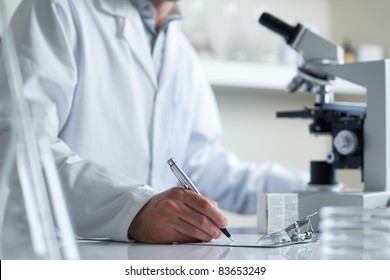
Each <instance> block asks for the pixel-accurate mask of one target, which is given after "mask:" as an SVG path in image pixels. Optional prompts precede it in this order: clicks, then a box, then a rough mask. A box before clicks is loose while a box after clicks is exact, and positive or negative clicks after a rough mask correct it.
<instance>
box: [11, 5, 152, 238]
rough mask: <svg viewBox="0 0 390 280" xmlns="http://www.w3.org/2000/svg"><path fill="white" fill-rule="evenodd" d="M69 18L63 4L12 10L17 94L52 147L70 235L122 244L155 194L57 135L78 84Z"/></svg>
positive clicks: (71, 26) (74, 33)
mask: <svg viewBox="0 0 390 280" xmlns="http://www.w3.org/2000/svg"><path fill="white" fill-rule="evenodd" d="M71 15H72V13H71V11H70V8H69V6H68V3H67V1H65V0H63V1H62V0H42V1H24V2H23V3H22V4H21V6H20V7H19V8H18V10H17V12H16V14H15V17H14V19H13V20H12V21H11V25H10V28H11V29H12V31H13V34H14V37H15V44H16V51H17V54H18V57H19V62H20V65H21V72H22V77H23V90H24V94H25V96H26V99H27V101H28V104H29V107H30V110H31V115H32V116H33V118H34V120H36V124H37V131H38V134H41V135H45V136H46V137H48V138H49V140H50V143H52V144H51V149H52V151H53V154H54V158H55V160H56V163H57V165H58V171H59V176H60V179H61V181H62V185H63V189H64V194H65V196H66V199H67V202H68V208H69V210H70V214H71V219H72V221H73V224H74V228H75V232H76V234H77V235H79V236H82V237H105V238H110V239H113V240H120V241H126V240H128V237H127V229H128V227H129V225H130V223H131V221H132V219H133V218H134V217H135V215H136V214H137V213H138V211H139V210H140V209H141V208H142V206H143V205H144V204H145V203H146V202H147V201H148V200H149V199H150V198H151V197H152V196H153V195H155V194H156V192H155V191H154V190H153V189H152V188H151V187H149V186H147V185H143V184H141V183H139V182H137V181H135V180H133V179H131V178H128V177H126V176H122V175H121V174H117V173H116V172H114V171H112V170H109V169H107V168H105V167H103V166H100V165H98V164H96V163H94V162H91V161H88V160H83V159H81V158H80V157H79V156H78V155H77V154H75V153H74V152H72V151H71V149H70V148H69V147H68V146H67V145H66V144H65V143H64V142H63V141H62V140H61V139H60V138H59V136H58V135H60V131H61V128H62V127H63V126H64V125H66V121H67V117H68V115H69V113H70V110H71V108H72V101H73V93H74V88H75V87H76V85H77V82H78V80H77V78H78V73H77V60H76V59H75V57H76V56H77V51H76V48H75V42H76V37H77V35H76V30H75V28H74V26H73V20H74V19H72V18H70V17H71ZM11 29H10V30H11Z"/></svg>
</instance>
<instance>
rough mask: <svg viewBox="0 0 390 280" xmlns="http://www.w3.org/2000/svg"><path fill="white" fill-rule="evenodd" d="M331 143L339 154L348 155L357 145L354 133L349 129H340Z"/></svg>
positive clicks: (357, 141)
mask: <svg viewBox="0 0 390 280" xmlns="http://www.w3.org/2000/svg"><path fill="white" fill-rule="evenodd" d="M333 145H334V147H335V149H336V150H337V152H339V153H340V154H341V155H350V154H352V153H354V152H355V151H356V150H357V149H358V147H359V140H358V137H357V136H356V134H355V133H354V132H352V131H350V130H341V131H339V132H338V133H337V135H336V137H335V138H334V140H333Z"/></svg>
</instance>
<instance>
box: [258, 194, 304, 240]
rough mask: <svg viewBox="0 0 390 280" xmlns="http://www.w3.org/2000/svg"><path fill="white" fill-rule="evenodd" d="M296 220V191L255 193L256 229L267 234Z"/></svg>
mask: <svg viewBox="0 0 390 280" xmlns="http://www.w3.org/2000/svg"><path fill="white" fill-rule="evenodd" d="M297 220H298V195H297V194H296V193H267V194H265V193H259V194H257V229H258V232H259V233H263V234H267V233H271V232H275V231H279V230H282V229H284V228H285V227H287V226H288V225H290V224H292V223H294V222H295V221H297Z"/></svg>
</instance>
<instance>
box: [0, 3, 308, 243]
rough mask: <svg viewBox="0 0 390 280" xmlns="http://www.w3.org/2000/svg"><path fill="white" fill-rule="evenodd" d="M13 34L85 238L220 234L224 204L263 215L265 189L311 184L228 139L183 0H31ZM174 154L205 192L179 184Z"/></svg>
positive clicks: (31, 99) (180, 238) (26, 84)
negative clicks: (245, 154)
mask: <svg viewBox="0 0 390 280" xmlns="http://www.w3.org/2000/svg"><path fill="white" fill-rule="evenodd" d="M188 1H191V0H188ZM9 30H12V32H13V33H14V37H15V43H16V51H17V54H18V57H19V63H20V66H21V70H22V76H23V89H24V94H25V96H26V98H27V100H28V103H29V106H30V109H31V113H32V116H33V117H34V118H35V119H36V120H38V121H39V123H40V124H41V126H40V128H39V133H41V134H44V135H45V136H46V137H48V138H49V139H50V141H51V149H52V151H53V153H54V156H55V159H56V164H57V166H58V171H59V175H60V178H61V181H62V184H63V188H64V192H65V195H66V198H67V200H68V203H69V210H70V214H71V217H72V220H73V222H74V227H75V231H76V233H77V235H79V236H83V237H107V238H111V239H113V240H121V241H128V240H129V239H134V240H139V241H143V242H151V243H168V242H174V241H176V242H189V241H208V240H211V239H213V238H217V237H218V236H219V235H220V230H219V228H221V227H225V226H227V220H226V217H225V216H224V215H223V213H222V212H221V210H219V209H220V208H221V209H227V210H230V211H235V212H238V213H254V212H255V209H256V193H257V192H290V191H293V190H302V189H303V188H305V185H306V183H307V180H308V176H307V174H305V173H303V172H301V171H298V170H295V169H292V168H287V167H284V166H281V165H278V164H271V163H263V164H259V165H255V164H250V163H245V162H241V161H240V160H239V159H237V158H236V156H235V155H234V154H233V153H231V152H229V151H228V150H226V149H225V148H224V147H222V146H221V144H220V140H221V136H222V128H221V123H220V119H219V113H218V109H217V104H216V100H215V99H214V96H213V93H212V91H211V88H210V86H209V84H208V82H207V80H206V78H205V77H204V75H203V73H202V69H201V66H200V64H199V62H198V60H197V57H196V54H195V52H194V50H193V48H192V47H191V45H190V43H189V42H188V41H187V39H186V38H185V36H184V34H183V32H182V30H181V28H180V13H179V10H178V7H177V4H176V1H164V0H151V1H148V0H84V1H80V0H25V1H23V2H22V3H21V5H20V6H19V7H18V9H17V11H16V13H15V15H14V17H13V19H12V21H11V24H10V29H9ZM1 67H4V66H1ZM171 157H174V158H175V159H176V160H177V162H179V163H180V164H181V165H182V167H183V169H184V170H185V171H186V172H187V173H188V174H189V176H190V177H191V179H192V180H193V182H194V183H195V185H196V186H197V187H198V189H199V190H200V192H201V193H202V194H203V195H204V197H202V196H200V195H198V194H196V193H194V192H191V191H186V190H185V189H184V188H180V187H174V186H178V185H179V184H178V182H177V179H176V178H175V177H174V175H173V174H172V173H171V172H170V170H169V166H168V165H167V160H168V159H169V158H171ZM205 197H207V198H208V199H206V198H205ZM209 199H212V200H209ZM214 201H218V205H217V203H216V202H214ZM219 207H220V208H219Z"/></svg>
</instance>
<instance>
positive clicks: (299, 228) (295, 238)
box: [257, 212, 317, 247]
mask: <svg viewBox="0 0 390 280" xmlns="http://www.w3.org/2000/svg"><path fill="white" fill-rule="evenodd" d="M316 214H317V212H314V213H313V214H310V215H308V216H306V217H304V218H303V219H301V220H298V221H295V222H294V223H292V224H291V225H289V226H288V227H286V228H284V229H283V230H281V231H275V232H272V233H269V234H266V235H263V236H261V237H260V238H259V240H257V244H258V245H261V246H263V247H282V246H287V245H294V244H299V243H307V242H313V241H316V238H315V236H314V230H313V226H312V223H311V221H310V218H311V217H313V216H314V215H316Z"/></svg>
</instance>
